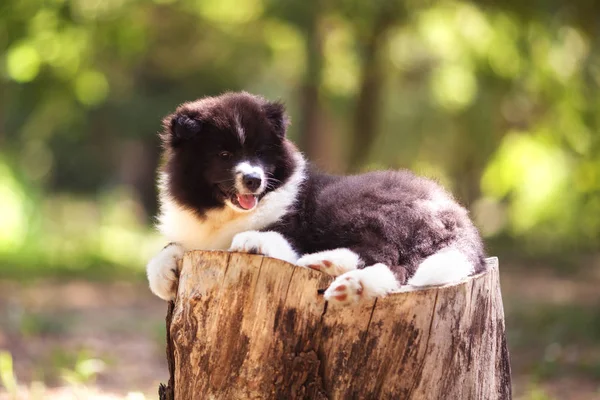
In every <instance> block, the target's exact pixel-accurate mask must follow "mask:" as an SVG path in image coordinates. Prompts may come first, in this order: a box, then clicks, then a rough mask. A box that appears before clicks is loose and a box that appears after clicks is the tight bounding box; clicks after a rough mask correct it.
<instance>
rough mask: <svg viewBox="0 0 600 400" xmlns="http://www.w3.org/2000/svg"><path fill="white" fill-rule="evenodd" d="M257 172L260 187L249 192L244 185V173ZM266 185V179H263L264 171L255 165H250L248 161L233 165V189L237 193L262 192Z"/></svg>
mask: <svg viewBox="0 0 600 400" xmlns="http://www.w3.org/2000/svg"><path fill="white" fill-rule="evenodd" d="M250 174H257V175H258V176H260V182H261V183H260V187H259V188H258V189H256V190H255V191H254V192H250V191H249V190H248V189H247V188H246V186H244V182H243V179H244V175H250ZM266 186H267V180H266V179H265V171H264V170H263V169H262V168H261V167H259V166H256V165H252V164H250V163H248V162H245V161H244V162H241V163H239V164H238V165H236V166H235V189H236V190H237V191H238V193H242V194H260V193H262V192H264V190H265V187H266Z"/></svg>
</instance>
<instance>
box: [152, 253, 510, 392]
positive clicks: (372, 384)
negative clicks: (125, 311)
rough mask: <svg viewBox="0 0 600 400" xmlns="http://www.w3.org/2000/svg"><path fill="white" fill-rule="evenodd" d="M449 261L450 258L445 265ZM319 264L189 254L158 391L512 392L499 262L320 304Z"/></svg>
mask: <svg viewBox="0 0 600 400" xmlns="http://www.w3.org/2000/svg"><path fill="white" fill-rule="evenodd" d="M449 267H450V268H451V266H449ZM331 280H332V279H331V278H330V277H329V276H326V275H324V274H321V273H319V272H316V271H313V270H310V269H305V268H301V267H297V266H293V265H291V264H288V263H286V262H284V261H280V260H275V259H272V258H268V257H262V256H258V255H249V254H239V253H227V252H217V251H215V252H207V251H194V252H189V253H187V254H186V255H185V257H184V260H183V263H182V268H181V273H180V279H179V289H178V294H177V300H176V302H175V303H171V304H170V306H169V314H168V316H167V357H168V359H169V370H170V375H171V378H170V381H169V384H168V386H162V387H161V390H160V392H161V399H176V400H184V399H186V400H187V399H224V400H226V399H227V400H228V399H409V398H410V399H510V398H511V383H510V365H509V357H508V351H507V347H506V340H505V328H504V311H503V307H502V298H501V294H500V283H499V279H498V261H497V259H495V258H490V259H488V269H487V271H486V272H484V273H482V274H479V275H476V276H473V277H471V278H468V279H467V280H465V281H464V282H462V283H459V284H456V285H447V286H442V287H434V288H428V289H421V290H414V291H408V292H402V293H397V294H393V295H390V296H388V297H386V298H383V299H377V300H370V301H365V302H363V303H362V304H358V305H356V306H334V305H328V304H327V303H326V302H325V301H324V299H323V297H322V296H321V295H319V294H318V290H319V289H324V288H326V287H327V286H328V284H329V283H330V282H331Z"/></svg>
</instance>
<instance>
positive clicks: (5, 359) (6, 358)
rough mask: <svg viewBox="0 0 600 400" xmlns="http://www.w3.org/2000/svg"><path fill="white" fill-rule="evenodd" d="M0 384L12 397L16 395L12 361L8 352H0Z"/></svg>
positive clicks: (15, 379) (15, 380)
mask: <svg viewBox="0 0 600 400" xmlns="http://www.w3.org/2000/svg"><path fill="white" fill-rule="evenodd" d="M0 382H1V383H2V386H4V388H5V389H6V391H7V392H8V393H10V394H11V395H12V396H13V397H16V394H17V378H16V377H15V373H14V370H13V360H12V356H11V354H10V353H9V352H6V351H2V352H0Z"/></svg>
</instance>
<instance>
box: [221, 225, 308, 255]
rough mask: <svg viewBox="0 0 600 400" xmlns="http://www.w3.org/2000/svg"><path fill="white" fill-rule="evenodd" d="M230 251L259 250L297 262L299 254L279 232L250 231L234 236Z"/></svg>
mask: <svg viewBox="0 0 600 400" xmlns="http://www.w3.org/2000/svg"><path fill="white" fill-rule="evenodd" d="M229 250H230V251H241V252H244V253H250V252H254V251H256V252H258V253H259V254H263V255H265V256H267V257H273V258H278V259H280V260H284V261H287V262H289V263H295V262H296V260H297V259H298V255H297V254H296V252H295V251H294V249H292V246H291V245H290V243H289V242H288V241H287V240H286V239H285V238H284V237H283V236H282V235H281V234H280V233H277V232H257V231H248V232H242V233H238V234H237V235H235V236H234V238H233V241H232V243H231V247H230V248H229Z"/></svg>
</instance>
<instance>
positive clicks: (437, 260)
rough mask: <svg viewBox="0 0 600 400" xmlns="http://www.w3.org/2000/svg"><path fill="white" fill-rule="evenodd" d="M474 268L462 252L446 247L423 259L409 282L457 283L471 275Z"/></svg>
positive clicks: (414, 283)
mask: <svg viewBox="0 0 600 400" xmlns="http://www.w3.org/2000/svg"><path fill="white" fill-rule="evenodd" d="M474 269H475V268H474V266H473V264H472V263H471V262H470V261H469V260H468V259H467V257H466V256H465V255H464V254H463V253H462V252H460V251H459V250H457V249H453V248H446V249H443V250H441V251H439V252H437V253H435V254H433V255H431V256H429V257H427V258H426V259H425V260H423V261H422V262H421V264H419V267H418V268H417V271H416V272H415V274H414V275H413V276H412V277H411V278H410V279H409V280H408V283H407V284H408V285H410V286H432V285H445V284H448V283H456V282H459V281H461V280H463V279H464V278H466V277H467V276H469V275H471V274H472V273H473V271H474Z"/></svg>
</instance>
